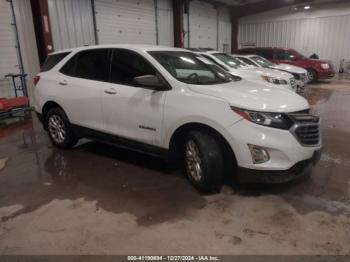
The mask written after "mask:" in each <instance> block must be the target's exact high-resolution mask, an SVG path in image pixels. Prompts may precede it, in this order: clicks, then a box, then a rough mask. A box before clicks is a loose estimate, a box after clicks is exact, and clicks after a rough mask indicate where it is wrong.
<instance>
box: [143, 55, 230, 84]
mask: <svg viewBox="0 0 350 262" xmlns="http://www.w3.org/2000/svg"><path fill="white" fill-rule="evenodd" d="M149 54H150V55H151V56H152V57H153V58H154V59H156V60H157V61H158V62H159V63H160V64H161V65H162V66H163V67H164V68H165V69H166V70H167V71H168V72H169V73H170V74H171V75H172V76H173V77H175V78H176V79H177V80H179V81H181V82H184V83H188V84H196V85H210V84H220V83H227V82H230V81H232V80H233V77H232V76H231V75H229V74H228V73H227V72H226V71H224V70H222V69H221V68H219V67H218V66H217V65H215V64H213V63H212V62H210V61H209V60H207V59H206V58H204V57H202V56H199V55H197V54H194V53H190V52H182V51H151V52H149Z"/></svg>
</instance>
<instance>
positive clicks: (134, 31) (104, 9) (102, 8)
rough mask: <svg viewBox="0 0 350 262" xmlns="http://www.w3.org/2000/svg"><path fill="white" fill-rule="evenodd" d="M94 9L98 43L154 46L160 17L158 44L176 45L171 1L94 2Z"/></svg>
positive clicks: (111, 0)
mask: <svg viewBox="0 0 350 262" xmlns="http://www.w3.org/2000/svg"><path fill="white" fill-rule="evenodd" d="M155 4H156V5H155ZM156 6H157V12H156ZM95 10H96V24H97V33H98V39H99V44H120V43H121V44H125V43H131V44H153V45H155V44H156V43H157V38H156V36H157V34H156V32H157V28H156V14H157V20H158V23H157V26H158V40H159V41H158V43H159V44H161V45H168V46H173V43H174V40H173V34H174V33H173V21H172V19H173V18H172V2H171V0H157V1H155V0H142V1H141V0H119V1H115V0H95Z"/></svg>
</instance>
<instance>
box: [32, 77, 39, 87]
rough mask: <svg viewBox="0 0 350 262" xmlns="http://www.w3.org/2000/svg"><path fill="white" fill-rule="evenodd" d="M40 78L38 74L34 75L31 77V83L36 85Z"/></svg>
mask: <svg viewBox="0 0 350 262" xmlns="http://www.w3.org/2000/svg"><path fill="white" fill-rule="evenodd" d="M39 80H40V76H34V77H33V85H34V86H36V85H37V84H38V82H39Z"/></svg>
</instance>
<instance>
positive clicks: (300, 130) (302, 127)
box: [288, 114, 321, 146]
mask: <svg viewBox="0 0 350 262" xmlns="http://www.w3.org/2000/svg"><path fill="white" fill-rule="evenodd" d="M288 116H289V117H290V118H291V120H292V121H293V122H294V125H293V126H292V127H291V129H290V132H291V133H292V134H293V135H294V136H295V137H296V138H297V140H298V141H299V142H300V144H302V145H303V146H316V145H319V144H320V137H321V135H320V123H319V122H320V120H319V117H317V116H313V115H310V114H289V115H288Z"/></svg>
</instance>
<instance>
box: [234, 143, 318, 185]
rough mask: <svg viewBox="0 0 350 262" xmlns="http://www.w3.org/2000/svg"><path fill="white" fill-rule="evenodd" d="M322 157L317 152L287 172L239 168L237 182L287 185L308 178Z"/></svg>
mask: <svg viewBox="0 0 350 262" xmlns="http://www.w3.org/2000/svg"><path fill="white" fill-rule="evenodd" d="M320 156H321V150H316V151H315V153H314V155H313V157H312V158H310V159H307V160H303V161H300V162H298V163H296V164H295V165H294V166H292V167H291V168H289V169H287V170H279V171H277V170H254V169H248V168H242V167H241V168H238V172H237V175H236V181H237V182H240V183H269V184H278V183H286V182H290V181H293V180H297V179H300V178H303V177H306V176H308V175H309V174H310V173H311V171H312V166H313V165H315V164H316V163H317V162H318V161H319V160H320Z"/></svg>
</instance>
